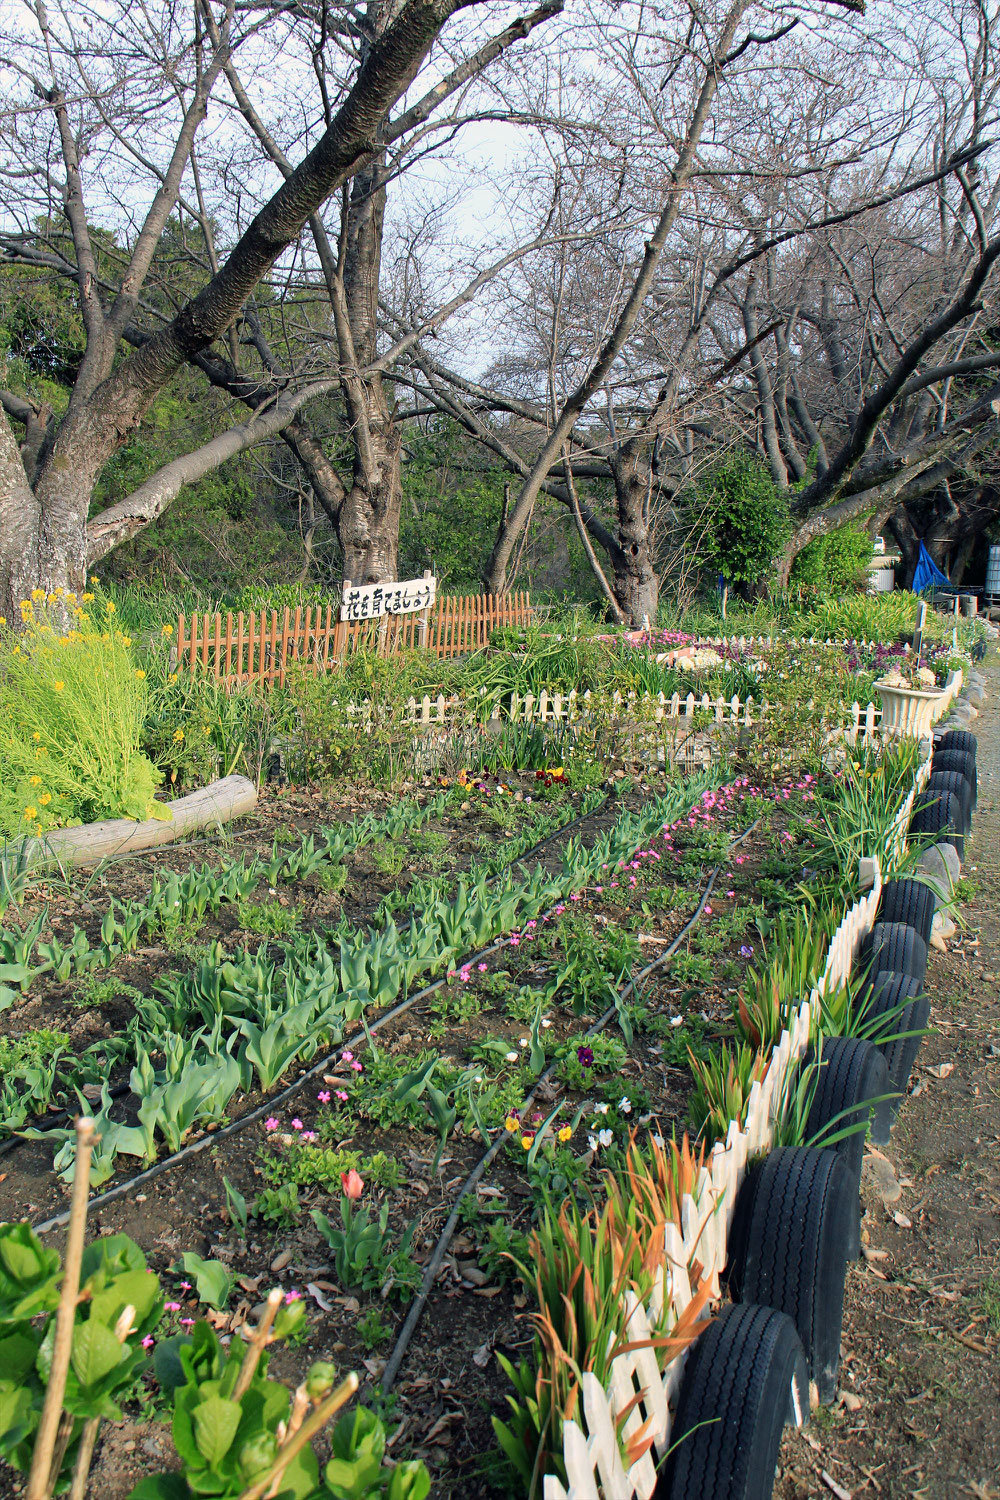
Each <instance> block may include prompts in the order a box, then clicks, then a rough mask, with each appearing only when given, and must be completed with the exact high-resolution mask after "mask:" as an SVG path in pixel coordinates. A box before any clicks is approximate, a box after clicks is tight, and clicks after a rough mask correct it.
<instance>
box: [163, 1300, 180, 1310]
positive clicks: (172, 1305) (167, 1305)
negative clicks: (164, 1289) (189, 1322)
mask: <svg viewBox="0 0 1000 1500" xmlns="http://www.w3.org/2000/svg"><path fill="white" fill-rule="evenodd" d="M163 1306H164V1310H165V1311H166V1312H180V1310H181V1305H180V1303H179V1302H164V1304H163Z"/></svg>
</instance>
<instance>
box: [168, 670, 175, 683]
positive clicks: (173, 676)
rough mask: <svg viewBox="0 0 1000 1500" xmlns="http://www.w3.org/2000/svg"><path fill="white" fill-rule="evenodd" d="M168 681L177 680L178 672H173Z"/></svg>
mask: <svg viewBox="0 0 1000 1500" xmlns="http://www.w3.org/2000/svg"><path fill="white" fill-rule="evenodd" d="M167 681H168V682H176V681H177V673H176V672H171V674H170V676H169V677H168V678H167Z"/></svg>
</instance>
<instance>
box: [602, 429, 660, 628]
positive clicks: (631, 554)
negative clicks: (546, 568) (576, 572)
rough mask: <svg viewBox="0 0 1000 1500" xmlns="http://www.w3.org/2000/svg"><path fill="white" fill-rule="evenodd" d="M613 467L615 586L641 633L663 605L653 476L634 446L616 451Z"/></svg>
mask: <svg viewBox="0 0 1000 1500" xmlns="http://www.w3.org/2000/svg"><path fill="white" fill-rule="evenodd" d="M610 464H611V473H612V475H613V477H614V482H615V500H616V504H617V510H618V528H617V536H616V541H617V544H618V545H617V546H616V547H615V549H614V551H613V553H612V554H611V562H612V566H613V568H614V585H613V587H614V591H615V598H616V599H617V601H618V606H619V608H620V609H621V611H622V613H623V614H624V615H625V616H626V617H627V618H628V620H629V621H630V622H631V624H632V626H633V627H634V628H635V629H636V630H638V629H640V628H641V627H642V625H643V624H644V623H648V624H650V625H655V623H656V611H657V607H658V605H659V602H660V580H659V575H658V574H657V571H656V568H655V566H654V563H653V558H652V554H651V551H650V544H649V543H650V538H649V497H650V490H651V488H652V482H653V475H652V472H651V470H650V469H649V468H648V467H647V466H646V465H645V464H643V463H640V461H639V455H638V453H637V451H635V449H634V448H633V446H632V445H631V444H626V445H625V447H623V448H619V449H616V450H614V451H613V452H612V454H611V455H610Z"/></svg>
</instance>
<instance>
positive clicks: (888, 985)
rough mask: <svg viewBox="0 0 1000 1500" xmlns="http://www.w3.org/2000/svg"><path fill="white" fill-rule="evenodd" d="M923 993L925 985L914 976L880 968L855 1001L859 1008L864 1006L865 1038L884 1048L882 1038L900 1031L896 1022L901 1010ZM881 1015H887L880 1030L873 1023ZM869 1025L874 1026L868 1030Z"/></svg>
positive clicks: (859, 991)
mask: <svg viewBox="0 0 1000 1500" xmlns="http://www.w3.org/2000/svg"><path fill="white" fill-rule="evenodd" d="M922 991H923V985H922V984H921V982H920V980H919V979H914V977H913V975H912V974H894V973H893V972H892V971H891V969H878V970H876V972H875V973H874V974H871V975H869V976H868V977H867V978H866V979H865V980H864V982H863V983H862V984H861V985H860V986H859V987H858V989H857V990H856V991H855V998H854V1003H855V1007H856V1008H857V1009H860V1008H861V1007H862V1006H863V1007H864V1020H865V1024H866V1031H865V1035H866V1037H867V1038H868V1040H869V1041H871V1042H874V1043H875V1045H876V1047H878V1046H881V1043H880V1041H879V1035H883V1036H886V1035H888V1034H889V1033H890V1032H892V1031H896V1030H898V1029H899V1028H898V1026H897V1021H898V1019H899V1016H900V1015H901V1014H902V1012H901V1011H899V1010H898V1007H899V1006H901V1005H907V1004H909V1002H910V1001H911V1000H915V999H916V997H917V996H918V995H919V994H921V993H922ZM894 1011H895V1012H896V1014H895V1015H894V1014H893V1012H894ZM880 1016H885V1018H886V1019H885V1021H884V1022H883V1023H882V1024H881V1027H880V1028H879V1027H876V1026H875V1025H874V1023H875V1022H876V1021H877V1020H878V1018H879V1017H880ZM868 1026H872V1030H871V1031H869V1030H868V1029H867V1028H868Z"/></svg>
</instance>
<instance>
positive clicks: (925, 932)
mask: <svg viewBox="0 0 1000 1500" xmlns="http://www.w3.org/2000/svg"><path fill="white" fill-rule="evenodd" d="M936 904H937V903H936V900H935V896H934V892H933V891H932V890H931V888H930V886H929V885H925V884H924V882H923V881H922V880H890V881H888V882H887V883H886V884H885V885H884V886H883V887H882V894H881V896H880V897H879V903H878V911H877V913H876V916H875V920H876V922H902V923H904V925H905V926H907V927H912V928H913V930H914V932H918V933H919V934H920V936H921V937H922V938H923V940H924V942H925V943H929V942H930V939H931V923H932V922H933V921H934V911H935V907H936Z"/></svg>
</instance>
